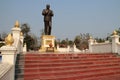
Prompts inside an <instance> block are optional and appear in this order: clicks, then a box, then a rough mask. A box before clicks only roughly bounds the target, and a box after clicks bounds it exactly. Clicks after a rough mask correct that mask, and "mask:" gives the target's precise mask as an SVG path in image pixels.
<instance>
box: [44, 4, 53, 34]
mask: <svg viewBox="0 0 120 80" xmlns="http://www.w3.org/2000/svg"><path fill="white" fill-rule="evenodd" d="M42 15H43V16H44V33H45V35H51V29H52V17H53V16H54V14H53V11H52V10H50V5H49V4H47V5H46V9H43V11H42Z"/></svg>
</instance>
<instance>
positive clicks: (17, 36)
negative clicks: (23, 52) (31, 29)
mask: <svg viewBox="0 0 120 80" xmlns="http://www.w3.org/2000/svg"><path fill="white" fill-rule="evenodd" d="M20 31H21V29H20V28H16V27H14V28H12V34H13V38H14V39H20Z"/></svg>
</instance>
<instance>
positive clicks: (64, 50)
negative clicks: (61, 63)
mask: <svg viewBox="0 0 120 80" xmlns="http://www.w3.org/2000/svg"><path fill="white" fill-rule="evenodd" d="M57 51H58V52H65V53H69V52H74V53H77V52H82V51H81V50H79V49H77V48H76V45H75V44H74V45H73V47H70V46H68V47H66V48H62V47H59V45H57Z"/></svg>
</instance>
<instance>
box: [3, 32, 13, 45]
mask: <svg viewBox="0 0 120 80" xmlns="http://www.w3.org/2000/svg"><path fill="white" fill-rule="evenodd" d="M13 42H14V39H13V36H12V34H8V36H7V37H6V38H5V44H6V45H8V46H11V45H12V44H13Z"/></svg>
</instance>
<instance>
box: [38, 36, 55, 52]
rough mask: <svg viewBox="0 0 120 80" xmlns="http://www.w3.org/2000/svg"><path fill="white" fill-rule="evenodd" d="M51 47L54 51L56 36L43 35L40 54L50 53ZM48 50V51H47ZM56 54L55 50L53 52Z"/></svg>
mask: <svg viewBox="0 0 120 80" xmlns="http://www.w3.org/2000/svg"><path fill="white" fill-rule="evenodd" d="M50 45H51V46H52V48H53V49H54V47H55V36H52V35H42V36H41V48H40V50H39V51H40V52H48V51H49V50H48V48H50ZM47 50H48V51H47ZM53 52H54V50H53Z"/></svg>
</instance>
